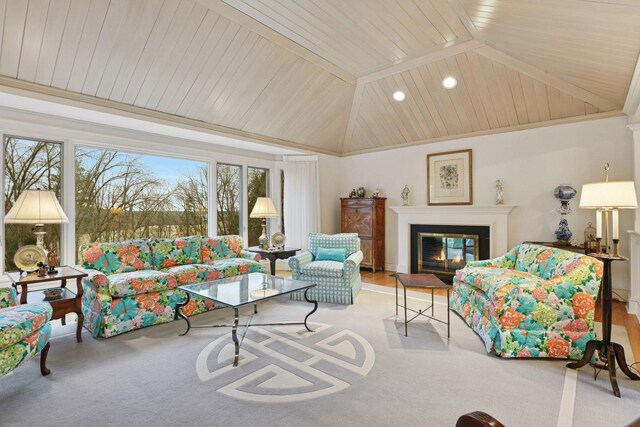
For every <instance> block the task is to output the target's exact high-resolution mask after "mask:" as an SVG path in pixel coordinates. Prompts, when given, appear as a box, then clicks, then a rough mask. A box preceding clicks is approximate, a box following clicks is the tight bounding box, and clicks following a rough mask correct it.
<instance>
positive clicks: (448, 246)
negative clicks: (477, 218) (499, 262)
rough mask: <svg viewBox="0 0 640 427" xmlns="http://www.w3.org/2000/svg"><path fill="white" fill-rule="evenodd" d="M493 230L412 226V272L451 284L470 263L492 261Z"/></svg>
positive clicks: (474, 227) (486, 228) (476, 227)
mask: <svg viewBox="0 0 640 427" xmlns="http://www.w3.org/2000/svg"><path fill="white" fill-rule="evenodd" d="M489 257H490V250H489V227H487V226H465V225H416V224H413V225H411V272H412V273H432V274H435V275H436V276H438V277H440V278H441V279H443V280H446V281H451V280H452V278H453V276H454V275H455V273H456V270H459V269H461V268H463V267H464V266H465V265H466V263H467V262H469V261H475V260H479V259H488V258H489Z"/></svg>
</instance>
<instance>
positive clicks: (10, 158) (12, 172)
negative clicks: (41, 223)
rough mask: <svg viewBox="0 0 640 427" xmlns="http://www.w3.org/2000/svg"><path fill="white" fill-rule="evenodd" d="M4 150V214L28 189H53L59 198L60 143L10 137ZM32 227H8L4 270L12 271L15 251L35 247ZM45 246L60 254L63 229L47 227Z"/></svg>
mask: <svg viewBox="0 0 640 427" xmlns="http://www.w3.org/2000/svg"><path fill="white" fill-rule="evenodd" d="M4 144H5V146H4V149H5V152H4V154H5V157H4V160H5V162H4V163H5V164H4V172H5V180H4V191H5V193H4V194H5V205H4V208H5V213H7V212H9V210H10V209H11V207H12V206H13V204H14V203H15V201H16V200H17V199H18V197H19V196H20V194H22V192H23V191H25V190H33V189H41V190H53V191H54V192H55V194H56V196H57V197H58V199H59V198H60V167H61V159H62V158H61V150H60V148H61V146H60V144H59V143H54V142H44V141H33V140H27V139H20V138H13V137H7V138H5V141H4ZM31 227H32V226H31V225H21V224H7V225H6V226H5V242H4V243H5V269H6V270H12V269H14V268H15V266H14V265H13V256H14V254H15V251H16V250H17V249H18V248H19V247H21V246H24V245H27V244H35V241H36V239H35V236H34V235H33V233H32V231H31ZM45 231H46V232H47V237H46V243H47V245H48V246H50V247H52V248H54V249H56V250H58V251H59V248H60V226H59V225H57V224H47V225H46V226H45Z"/></svg>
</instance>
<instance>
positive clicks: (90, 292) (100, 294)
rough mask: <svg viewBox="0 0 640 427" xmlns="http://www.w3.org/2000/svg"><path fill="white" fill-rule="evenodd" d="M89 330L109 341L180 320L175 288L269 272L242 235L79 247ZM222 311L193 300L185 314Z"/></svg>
mask: <svg viewBox="0 0 640 427" xmlns="http://www.w3.org/2000/svg"><path fill="white" fill-rule="evenodd" d="M79 259H80V260H81V262H82V267H83V268H84V269H85V271H87V273H89V276H88V277H87V278H85V279H83V280H82V286H83V289H84V296H83V301H82V312H83V314H84V325H85V327H86V328H87V329H89V331H91V332H92V333H93V335H94V336H96V337H98V336H99V337H110V336H114V335H118V334H121V333H124V332H128V331H132V330H134V329H140V328H144V327H147V326H152V325H156V324H159V323H166V322H170V321H171V320H173V319H174V317H175V310H176V304H178V303H180V302H182V301H183V300H184V298H185V296H184V294H183V293H182V292H181V291H178V290H177V289H176V288H177V287H178V286H180V285H189V284H192V283H199V282H204V281H210V280H216V279H220V278H223V277H231V276H237V275H240V274H247V273H254V272H266V269H265V267H264V266H262V265H261V264H260V263H259V262H258V261H259V260H260V257H259V255H257V254H254V253H251V252H247V251H244V250H243V249H242V238H241V237H240V236H217V237H206V236H189V237H180V238H175V239H160V238H158V239H135V240H128V241H122V242H114V243H92V244H89V245H82V246H81V247H80V257H79ZM215 308H218V307H217V306H214V304H213V303H212V302H211V301H210V300H205V299H204V298H197V297H196V298H192V299H191V301H189V303H188V304H187V305H186V306H185V307H183V308H182V313H184V314H186V315H187V316H192V315H195V314H198V313H202V312H205V311H208V310H213V309H215Z"/></svg>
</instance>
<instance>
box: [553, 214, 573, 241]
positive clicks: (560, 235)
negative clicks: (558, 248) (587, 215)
mask: <svg viewBox="0 0 640 427" xmlns="http://www.w3.org/2000/svg"><path fill="white" fill-rule="evenodd" d="M571 236H573V233H572V232H571V230H569V223H568V222H567V220H566V219H565V218H562V219H561V220H560V224H558V228H556V239H558V240H564V241H566V242H568V241H569V240H571Z"/></svg>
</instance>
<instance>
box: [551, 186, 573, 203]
mask: <svg viewBox="0 0 640 427" xmlns="http://www.w3.org/2000/svg"><path fill="white" fill-rule="evenodd" d="M576 193H577V191H576V189H575V188H573V187H572V186H570V185H569V184H560V185H558V186H557V187H556V188H555V190H553V196H554V197H555V198H556V199H558V200H564V201H568V200H571V199H573V198H574V197H575V196H576Z"/></svg>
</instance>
